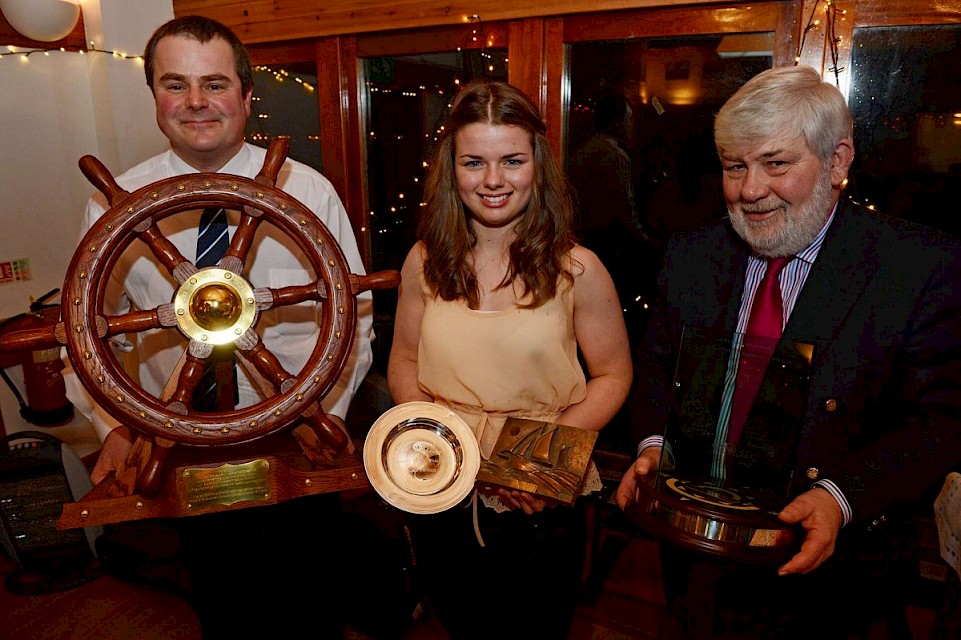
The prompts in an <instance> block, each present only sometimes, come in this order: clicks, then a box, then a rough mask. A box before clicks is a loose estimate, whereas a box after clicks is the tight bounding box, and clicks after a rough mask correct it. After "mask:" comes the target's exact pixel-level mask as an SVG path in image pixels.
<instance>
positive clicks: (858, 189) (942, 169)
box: [848, 25, 961, 235]
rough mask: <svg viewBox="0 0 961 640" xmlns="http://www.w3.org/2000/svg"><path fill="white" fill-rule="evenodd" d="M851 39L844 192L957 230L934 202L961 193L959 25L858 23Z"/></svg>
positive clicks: (950, 217)
mask: <svg viewBox="0 0 961 640" xmlns="http://www.w3.org/2000/svg"><path fill="white" fill-rule="evenodd" d="M853 41H854V46H853V49H852V53H851V64H852V73H851V95H850V100H849V102H850V104H851V110H852V112H853V114H854V146H855V157H854V167H853V170H852V176H853V179H852V181H851V184H849V187H848V191H849V193H851V195H852V197H854V198H855V199H856V200H860V201H864V202H867V203H868V204H872V205H875V206H876V207H877V208H878V209H879V210H881V211H885V212H888V213H891V214H893V215H897V216H901V217H905V218H909V219H913V220H918V221H920V222H924V223H926V224H930V225H932V226H934V227H940V228H942V229H945V230H947V231H950V232H952V233H954V234H955V235H958V234H959V233H961V223H959V220H958V216H956V215H944V209H943V205H940V204H939V203H940V202H956V201H957V198H958V197H959V196H961V26H958V25H950V26H943V27H933V26H924V27H887V28H864V29H857V30H855V32H854V38H853Z"/></svg>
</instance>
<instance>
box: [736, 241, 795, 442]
mask: <svg viewBox="0 0 961 640" xmlns="http://www.w3.org/2000/svg"><path fill="white" fill-rule="evenodd" d="M793 259H794V256H788V257H786V258H768V259H767V271H765V272H764V277H763V278H762V279H761V284H759V285H758V287H757V292H755V294H754V302H753V303H752V304H751V317H750V318H749V319H748V322H747V329H746V331H745V332H744V344H743V346H742V348H741V354H740V358H739V362H738V367H737V382H736V383H735V387H734V397H733V398H732V399H731V417H730V418H729V419H728V423H727V442H728V445H729V447H730V448H732V449H734V448H736V447H737V442H738V440H739V439H740V437H741V432H742V431H743V429H744V423H745V422H746V421H747V415H748V413H750V411H751V406H752V405H753V404H754V398H755V396H757V392H758V390H759V389H760V388H761V381H762V380H763V379H764V373H765V371H767V365H768V362H769V361H770V359H771V355H772V354H773V353H774V347H775V346H776V345H777V342H778V340H779V339H780V338H781V329H782V327H783V325H784V303H783V302H782V300H781V285H780V283H779V282H778V274H780V273H781V270H782V269H783V268H784V267H785V266H787V264H788V263H789V262H791V260H793Z"/></svg>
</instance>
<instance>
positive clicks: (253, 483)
mask: <svg viewBox="0 0 961 640" xmlns="http://www.w3.org/2000/svg"><path fill="white" fill-rule="evenodd" d="M298 430H300V433H303V427H302V426H301V427H298V428H297V429H295V431H298ZM298 440H299V437H294V436H292V435H291V433H290V432H283V433H277V434H273V435H270V436H267V437H265V438H262V439H261V440H257V441H255V442H250V443H245V444H242V445H237V446H233V447H217V448H209V447H207V448H200V447H172V448H171V451H170V453H169V454H168V455H167V457H166V459H165V463H164V471H163V472H162V473H163V478H161V480H160V489H159V492H157V494H156V495H154V496H152V497H147V496H144V495H142V494H141V493H138V492H137V490H136V488H135V486H131V481H134V483H135V479H136V475H137V468H136V467H135V466H134V467H130V468H127V469H124V470H121V471H120V472H118V473H117V474H111V475H110V476H108V477H107V478H106V479H105V480H104V481H103V482H101V483H100V484H98V485H96V486H94V487H93V489H91V490H90V491H89V492H88V493H87V494H86V495H85V496H83V498H81V499H80V500H79V501H77V502H72V503H67V504H65V505H64V507H63V513H62V515H61V517H60V519H59V521H58V522H57V528H58V529H70V528H74V527H88V526H92V525H102V524H109V523H115V522H126V521H130V520H141V519H146V518H171V517H173V518H178V517H184V516H195V515H203V514H207V513H215V512H219V511H228V510H233V509H243V508H249V507H259V506H266V505H271V504H277V503H279V502H285V501H287V500H291V499H294V498H299V497H303V496H309V495H315V494H319V493H330V492H335V491H348V490H354V489H366V488H368V487H370V483H369V482H368V480H367V476H366V474H365V473H364V466H363V463H362V462H361V461H360V460H359V458H358V457H357V456H356V454H350V453H347V452H346V451H345V452H341V453H340V454H338V455H336V456H335V455H333V454H330V453H328V454H326V459H320V458H318V456H315V455H312V456H308V455H306V454H305V453H304V451H303V449H302V445H301V443H300V442H299V441H298ZM151 446H156V445H151V443H150V442H149V441H148V440H144V439H138V441H137V442H136V443H135V445H134V450H133V451H132V456H131V457H132V458H135V459H136V458H144V457H147V456H148V455H149V451H147V450H148V449H149V448H150V447H151ZM311 458H313V459H311Z"/></svg>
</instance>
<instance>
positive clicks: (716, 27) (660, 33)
mask: <svg viewBox="0 0 961 640" xmlns="http://www.w3.org/2000/svg"><path fill="white" fill-rule="evenodd" d="M791 4H792V3H790V2H763V3H757V4H744V5H731V6H723V7H715V6H699V7H680V8H665V9H658V10H640V11H624V12H618V13H606V14H600V13H592V14H588V15H582V16H581V15H579V16H571V17H568V18H566V19H565V20H564V42H568V43H574V42H590V41H595V40H620V39H625V38H627V39H629V38H656V37H670V36H689V35H696V34H709V33H747V32H760V31H775V30H776V28H777V26H778V24H779V23H780V22H781V21H782V19H783V15H784V11H785V9H786V8H790V6H791Z"/></svg>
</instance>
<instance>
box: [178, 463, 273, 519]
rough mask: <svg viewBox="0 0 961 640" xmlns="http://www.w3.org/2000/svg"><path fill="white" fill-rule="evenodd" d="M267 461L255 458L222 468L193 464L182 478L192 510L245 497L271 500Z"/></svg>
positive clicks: (232, 502) (238, 500) (226, 503)
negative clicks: (195, 465)
mask: <svg viewBox="0 0 961 640" xmlns="http://www.w3.org/2000/svg"><path fill="white" fill-rule="evenodd" d="M269 470H270V463H269V462H268V461H267V460H263V459H260V460H251V461H250V462H244V463H242V464H230V463H228V464H224V465H221V466H219V467H189V468H187V469H184V470H183V472H182V474H181V477H182V478H183V481H184V486H186V488H187V499H186V504H187V508H188V509H201V508H203V507H212V506H227V505H231V504H235V503H237V502H243V501H244V500H259V501H264V500H268V499H270V486H269V485H268V483H267V472H268V471H269Z"/></svg>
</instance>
